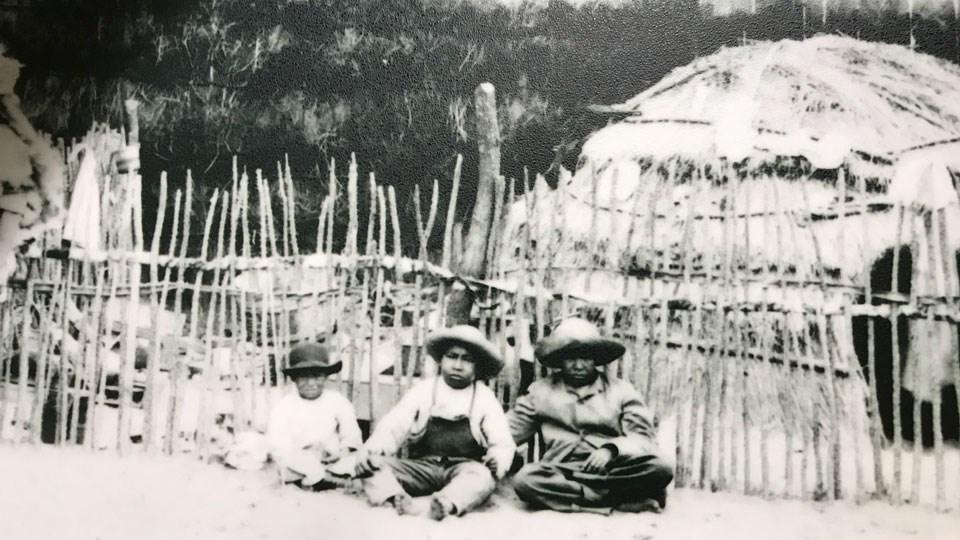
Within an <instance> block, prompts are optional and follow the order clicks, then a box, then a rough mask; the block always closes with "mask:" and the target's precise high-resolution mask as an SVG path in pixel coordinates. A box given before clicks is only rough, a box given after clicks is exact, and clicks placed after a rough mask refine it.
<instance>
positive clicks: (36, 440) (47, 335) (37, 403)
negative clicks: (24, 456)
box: [30, 282, 64, 445]
mask: <svg viewBox="0 0 960 540" xmlns="http://www.w3.org/2000/svg"><path fill="white" fill-rule="evenodd" d="M63 285H64V284H63V283H62V282H61V283H58V284H57V288H56V289H55V290H54V293H53V294H52V295H50V303H49V304H48V305H44V303H43V302H42V301H41V303H40V304H39V311H40V325H39V328H38V331H39V333H40V347H39V350H38V351H37V354H38V356H39V358H38V360H37V373H36V379H35V380H36V383H35V384H36V387H35V392H34V401H33V408H32V410H31V417H30V442H31V443H33V444H35V445H38V444H40V443H41V435H42V431H43V406H44V404H45V403H46V402H47V393H48V391H49V388H50V377H51V375H52V374H53V370H52V369H51V368H50V365H49V362H48V360H49V354H50V349H51V348H52V345H51V343H50V342H51V341H52V337H53V336H52V332H50V328H52V327H53V324H54V323H53V320H52V319H53V315H52V313H53V312H54V311H55V310H56V307H57V306H56V304H57V300H58V299H60V298H61V297H62V295H63V292H62V290H63Z"/></svg>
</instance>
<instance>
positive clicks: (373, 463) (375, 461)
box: [354, 450, 380, 478]
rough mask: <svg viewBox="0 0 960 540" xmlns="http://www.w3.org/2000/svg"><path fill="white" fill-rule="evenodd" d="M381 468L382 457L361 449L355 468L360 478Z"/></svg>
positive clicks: (355, 472)
mask: <svg viewBox="0 0 960 540" xmlns="http://www.w3.org/2000/svg"><path fill="white" fill-rule="evenodd" d="M379 469H380V457H379V456H375V455H371V454H369V453H367V452H366V451H365V450H361V452H360V455H359V456H357V466H356V467H355V468H354V474H355V475H356V476H357V477H358V478H366V477H368V476H371V475H372V474H373V473H374V471H377V470H379Z"/></svg>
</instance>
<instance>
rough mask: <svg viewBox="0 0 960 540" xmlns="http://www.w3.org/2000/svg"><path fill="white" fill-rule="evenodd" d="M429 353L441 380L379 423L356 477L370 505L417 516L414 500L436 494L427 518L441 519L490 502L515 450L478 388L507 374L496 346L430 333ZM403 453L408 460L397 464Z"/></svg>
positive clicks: (409, 396)
mask: <svg viewBox="0 0 960 540" xmlns="http://www.w3.org/2000/svg"><path fill="white" fill-rule="evenodd" d="M426 349H427V353H428V354H429V355H430V356H431V357H433V359H434V360H436V362H437V363H438V364H439V371H440V374H439V376H437V377H431V378H428V379H425V380H422V381H420V382H418V383H417V384H415V385H414V386H413V387H412V388H411V389H410V390H409V391H408V392H407V393H406V394H405V395H404V396H403V399H401V400H400V402H399V403H397V405H396V406H395V407H394V408H393V409H391V410H390V412H389V413H387V415H386V416H385V417H384V418H383V420H381V421H380V422H379V423H378V424H377V427H376V430H375V431H374V432H373V434H372V435H371V436H370V439H369V440H367V442H366V444H365V445H364V449H363V451H362V452H361V456H360V457H359V458H358V465H357V475H358V476H360V477H362V478H364V480H363V487H364V491H365V492H366V494H367V497H368V498H369V500H370V502H371V503H372V504H375V505H380V504H384V503H390V504H392V505H393V507H394V508H395V509H396V511H397V513H399V514H406V513H414V511H415V508H414V505H413V504H412V500H411V496H421V495H431V500H430V516H431V517H432V518H434V519H437V520H441V519H444V518H445V517H447V516H450V515H462V514H464V513H466V512H468V511H470V510H471V509H473V508H474V507H476V506H477V505H479V504H481V503H482V502H483V501H485V500H486V499H487V498H488V497H489V496H490V494H491V493H492V492H493V490H494V488H495V486H496V481H497V480H499V479H500V478H502V477H503V476H504V474H506V472H507V470H508V469H509V467H510V464H511V462H512V459H513V455H514V451H515V449H516V446H515V445H514V443H513V439H512V438H511V436H510V430H509V428H508V427H507V420H506V416H505V415H504V412H503V407H502V406H501V405H500V402H499V400H498V399H497V397H496V395H495V394H494V393H493V391H492V390H491V389H490V388H488V387H487V386H486V385H484V384H481V383H479V382H478V379H487V378H490V377H494V376H496V375H497V373H498V372H499V371H500V369H501V368H502V367H503V361H502V360H501V359H500V355H499V354H497V351H496V348H495V347H494V345H493V344H492V343H490V342H489V341H488V340H487V339H486V338H485V337H484V335H483V334H482V333H481V332H480V331H479V330H477V329H476V328H473V327H471V326H465V325H462V326H454V327H452V328H447V329H443V330H438V331H436V332H434V333H432V334H431V335H429V336H428V337H427V339H426ZM401 448H406V450H407V456H408V457H407V458H406V459H399V458H396V457H392V456H394V455H395V454H396V453H397V452H398V451H399V450H400V449H401ZM386 456H389V457H386Z"/></svg>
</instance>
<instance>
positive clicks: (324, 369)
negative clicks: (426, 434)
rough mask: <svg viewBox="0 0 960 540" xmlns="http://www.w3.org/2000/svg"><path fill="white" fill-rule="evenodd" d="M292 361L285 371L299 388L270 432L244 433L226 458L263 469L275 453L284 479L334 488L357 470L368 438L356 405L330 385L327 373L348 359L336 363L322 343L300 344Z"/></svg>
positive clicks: (274, 416)
mask: <svg viewBox="0 0 960 540" xmlns="http://www.w3.org/2000/svg"><path fill="white" fill-rule="evenodd" d="M287 360H288V361H287V367H286V368H285V369H284V370H283V373H284V374H285V375H287V376H288V377H290V378H291V379H292V380H293V382H294V384H295V385H296V388H297V391H296V392H290V393H288V394H286V395H284V396H283V397H282V398H281V399H280V401H278V402H277V403H276V404H275V405H274V407H273V409H272V410H271V412H270V418H269V422H268V424H267V433H266V435H265V436H259V437H251V436H249V435H248V436H247V437H246V438H239V437H238V440H237V443H238V444H237V445H236V446H235V447H234V448H233V449H232V450H231V451H230V453H228V454H227V456H226V459H225V462H226V463H227V465H230V466H233V467H236V468H238V469H250V468H261V467H262V466H263V464H264V462H265V461H266V456H265V455H264V454H269V456H270V458H272V459H273V461H274V462H275V463H276V464H277V467H278V469H279V473H280V479H281V481H282V482H283V483H295V484H297V485H298V486H300V487H301V488H304V489H310V490H316V489H328V488H330V487H334V486H335V485H336V484H337V483H340V482H338V480H343V479H346V478H349V477H350V476H351V475H352V473H353V467H354V460H353V459H351V458H352V455H351V454H352V453H353V452H354V451H356V450H357V449H358V448H360V446H361V443H362V439H361V435H360V427H359V426H358V425H357V417H356V413H355V412H354V409H353V405H352V404H351V403H350V402H349V401H348V400H347V399H346V398H345V397H344V396H343V395H342V394H340V393H339V392H337V391H336V390H333V389H331V388H326V382H327V377H329V376H330V375H332V374H334V373H337V372H339V371H340V369H341V367H342V364H341V363H340V362H331V361H330V356H329V354H328V352H327V349H326V348H325V347H324V346H322V345H318V344H316V343H301V344H299V345H297V346H295V347H294V348H293V349H292V350H291V351H290V354H289V356H288V359H287ZM257 448H259V450H257Z"/></svg>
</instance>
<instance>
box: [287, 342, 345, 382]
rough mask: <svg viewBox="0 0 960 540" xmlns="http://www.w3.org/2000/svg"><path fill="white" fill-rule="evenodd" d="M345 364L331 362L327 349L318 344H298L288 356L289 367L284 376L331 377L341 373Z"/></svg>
mask: <svg viewBox="0 0 960 540" xmlns="http://www.w3.org/2000/svg"><path fill="white" fill-rule="evenodd" d="M341 367H343V364H341V363H340V362H331V361H330V354H329V353H328V352H327V348H326V347H324V346H323V345H320V344H318V343H310V342H307V343H298V344H297V345H296V346H295V347H294V348H293V349H291V350H290V354H288V355H287V366H286V367H285V368H284V369H283V373H284V375H286V376H288V377H295V376H297V375H308V374H310V373H323V374H325V375H331V374H333V373H337V372H338V371H340V368H341Z"/></svg>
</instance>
